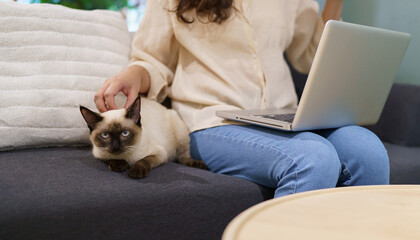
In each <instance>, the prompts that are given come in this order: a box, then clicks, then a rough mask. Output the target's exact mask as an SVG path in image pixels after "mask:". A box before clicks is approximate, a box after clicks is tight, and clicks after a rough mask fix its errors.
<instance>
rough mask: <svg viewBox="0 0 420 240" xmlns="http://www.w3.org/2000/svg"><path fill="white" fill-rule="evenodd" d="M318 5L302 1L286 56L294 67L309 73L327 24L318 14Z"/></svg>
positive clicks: (305, 0)
mask: <svg viewBox="0 0 420 240" xmlns="http://www.w3.org/2000/svg"><path fill="white" fill-rule="evenodd" d="M318 10H319V6H318V3H317V2H315V1H313V0H300V3H299V7H298V9H297V14H296V19H295V25H294V34H293V40H292V43H291V44H290V45H289V46H288V48H287V49H286V55H287V58H288V59H289V61H290V63H291V64H292V65H293V67H294V68H295V69H296V70H298V71H299V72H302V73H308V72H309V69H310V68H311V65H312V61H313V59H314V56H315V52H316V49H317V47H318V44H319V40H320V39H321V35H322V31H323V29H324V26H325V23H324V21H323V20H322V18H321V17H320V16H319V14H318Z"/></svg>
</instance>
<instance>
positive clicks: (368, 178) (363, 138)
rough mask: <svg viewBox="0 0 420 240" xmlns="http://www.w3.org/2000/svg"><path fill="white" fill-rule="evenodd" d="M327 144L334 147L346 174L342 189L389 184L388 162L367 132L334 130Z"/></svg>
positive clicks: (357, 127)
mask: <svg viewBox="0 0 420 240" xmlns="http://www.w3.org/2000/svg"><path fill="white" fill-rule="evenodd" d="M329 138H330V139H329V140H330V141H332V143H333V144H334V145H335V148H336V149H337V151H338V153H339V155H340V159H341V161H342V166H343V171H345V172H347V174H349V175H350V176H349V177H348V180H347V183H344V184H343V185H368V184H369V185H370V184H375V185H376V184H388V183H389V158H388V153H387V151H386V149H385V147H384V145H383V143H382V141H381V140H380V139H379V138H378V137H377V136H376V135H375V134H374V133H373V132H371V131H369V130H368V129H366V128H363V127H359V126H348V127H343V128H341V129H338V130H336V132H334V133H333V135H332V136H330V137H329Z"/></svg>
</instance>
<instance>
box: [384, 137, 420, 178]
mask: <svg viewBox="0 0 420 240" xmlns="http://www.w3.org/2000/svg"><path fill="white" fill-rule="evenodd" d="M385 148H386V150H387V151H388V155H389V164H390V168H391V176H390V182H391V184H420V147H408V146H402V145H397V144H392V143H387V142H385Z"/></svg>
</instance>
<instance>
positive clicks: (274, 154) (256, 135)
mask: <svg viewBox="0 0 420 240" xmlns="http://www.w3.org/2000/svg"><path fill="white" fill-rule="evenodd" d="M190 136H191V156H192V157H193V158H195V159H201V160H203V161H204V162H205V163H206V164H207V166H208V168H209V170H210V171H212V172H214V173H221V174H227V175H231V176H236V177H240V178H245V179H248V180H251V181H253V182H256V183H258V184H260V185H263V186H266V187H270V188H275V189H276V190H275V194H274V197H280V196H284V195H288V194H292V193H297V192H304V191H309V190H315V189H323V188H333V187H336V186H356V185H379V184H389V160H388V154H387V152H386V150H385V148H384V146H383V144H382V142H381V141H380V140H379V138H378V137H377V136H376V135H375V134H374V133H372V132H370V131H369V130H367V129H365V128H362V127H358V126H346V127H342V128H338V129H329V130H319V131H315V132H284V131H280V130H274V129H269V128H263V127H258V126H247V125H226V126H219V127H214V128H208V129H205V130H200V131H196V132H193V133H191V134H190Z"/></svg>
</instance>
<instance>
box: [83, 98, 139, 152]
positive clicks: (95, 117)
mask: <svg viewBox="0 0 420 240" xmlns="http://www.w3.org/2000/svg"><path fill="white" fill-rule="evenodd" d="M140 107H141V101H140V97H138V98H137V99H136V100H135V101H134V103H133V104H132V105H131V106H130V107H129V108H127V109H118V110H110V111H108V112H104V113H95V112H93V111H91V110H89V109H87V108H85V107H83V106H80V112H81V113H82V116H83V118H84V119H85V121H86V123H87V125H88V127H89V129H90V140H91V142H92V144H93V153H94V155H95V157H97V158H101V159H112V158H114V159H119V158H122V155H123V154H124V153H125V152H126V151H127V150H128V149H130V147H131V146H133V145H135V144H136V142H137V141H138V139H139V137H140V135H141V132H142V129H141V116H140Z"/></svg>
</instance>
